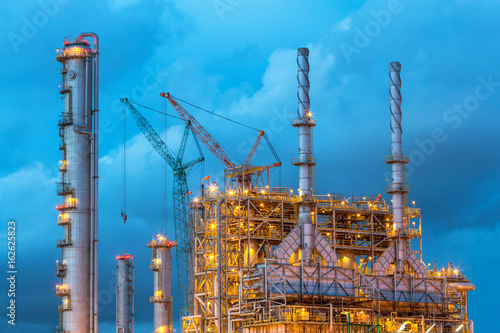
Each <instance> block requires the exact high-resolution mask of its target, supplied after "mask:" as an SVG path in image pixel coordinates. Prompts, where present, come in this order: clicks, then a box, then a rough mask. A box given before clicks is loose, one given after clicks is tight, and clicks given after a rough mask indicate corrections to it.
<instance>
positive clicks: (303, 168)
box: [292, 48, 316, 261]
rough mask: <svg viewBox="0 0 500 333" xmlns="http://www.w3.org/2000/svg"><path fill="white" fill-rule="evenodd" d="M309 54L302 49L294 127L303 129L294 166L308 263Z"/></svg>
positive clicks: (311, 229) (310, 161)
mask: <svg viewBox="0 0 500 333" xmlns="http://www.w3.org/2000/svg"><path fill="white" fill-rule="evenodd" d="M308 58H309V50H308V49H307V48H299V49H298V56H297V64H298V74H297V81H298V93H297V97H298V99H299V108H298V117H297V118H296V119H293V120H292V125H293V126H294V127H298V129H299V156H298V158H294V159H293V161H292V162H293V165H296V166H298V167H299V196H300V197H301V203H300V206H299V224H300V227H301V235H302V239H301V242H302V244H301V245H302V250H303V252H302V256H303V259H304V260H306V261H310V260H312V254H313V249H314V248H315V244H314V226H313V224H312V219H311V195H312V179H311V176H312V174H313V173H314V171H313V168H314V165H316V159H315V158H314V157H313V154H312V153H313V152H312V128H313V127H314V126H315V125H316V122H315V120H314V119H313V118H312V114H311V112H310V110H309V106H310V102H309V59H308Z"/></svg>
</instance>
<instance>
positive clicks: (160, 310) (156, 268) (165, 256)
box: [147, 235, 177, 333]
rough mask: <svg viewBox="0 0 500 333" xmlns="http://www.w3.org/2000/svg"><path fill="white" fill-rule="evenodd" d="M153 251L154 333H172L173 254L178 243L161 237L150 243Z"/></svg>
mask: <svg viewBox="0 0 500 333" xmlns="http://www.w3.org/2000/svg"><path fill="white" fill-rule="evenodd" d="M147 246H148V247H150V248H151V250H152V259H151V265H150V269H151V270H152V271H153V273H154V295H153V296H151V297H150V302H151V303H153V304H154V328H155V330H154V333H165V332H171V331H172V328H173V326H172V307H173V305H172V304H173V302H172V288H171V279H172V273H171V269H172V254H171V249H172V248H173V247H175V246H177V242H176V241H171V240H167V239H166V238H165V237H163V236H161V235H157V236H155V237H153V240H152V241H151V242H148V245H147Z"/></svg>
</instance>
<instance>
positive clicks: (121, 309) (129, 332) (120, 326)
mask: <svg viewBox="0 0 500 333" xmlns="http://www.w3.org/2000/svg"><path fill="white" fill-rule="evenodd" d="M116 260H117V262H116V333H134V257H133V256H131V255H130V254H124V255H121V256H117V257H116Z"/></svg>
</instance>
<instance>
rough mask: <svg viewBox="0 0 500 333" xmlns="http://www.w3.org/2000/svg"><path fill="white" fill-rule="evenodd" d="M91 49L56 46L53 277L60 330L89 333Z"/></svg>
mask: <svg viewBox="0 0 500 333" xmlns="http://www.w3.org/2000/svg"><path fill="white" fill-rule="evenodd" d="M94 56H95V53H94V51H93V50H92V48H91V47H90V43H89V42H88V41H87V40H85V39H81V38H79V39H74V40H65V41H64V48H63V49H62V50H58V53H57V60H58V61H59V62H61V86H60V93H61V95H62V97H63V99H64V111H63V113H62V115H61V116H60V119H59V137H60V144H59V148H60V150H61V151H62V159H61V161H60V177H61V181H60V183H58V189H57V194H58V195H60V196H61V197H62V200H61V203H60V204H59V205H58V206H57V209H58V210H59V211H60V214H59V225H61V226H62V227H63V232H62V234H63V238H62V239H60V240H58V242H57V246H58V247H60V248H61V260H60V261H59V262H58V267H57V276H59V277H61V278H62V280H63V282H62V284H60V285H58V287H57V295H58V296H60V297H62V298H63V301H62V305H60V306H59V311H60V322H59V329H60V330H62V331H67V332H72V333H88V332H90V331H91V326H92V320H93V314H92V311H91V304H92V300H93V297H92V295H91V255H92V254H91V246H92V244H91V240H92V235H91V228H92V221H93V220H92V212H93V210H94V208H95V207H94V205H93V204H92V198H93V195H92V188H93V187H92V177H93V173H92V149H91V139H92V123H93V121H92V96H93V94H92V90H93V72H94V70H93V66H92V61H93V59H94Z"/></svg>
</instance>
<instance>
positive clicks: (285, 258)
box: [182, 49, 474, 333]
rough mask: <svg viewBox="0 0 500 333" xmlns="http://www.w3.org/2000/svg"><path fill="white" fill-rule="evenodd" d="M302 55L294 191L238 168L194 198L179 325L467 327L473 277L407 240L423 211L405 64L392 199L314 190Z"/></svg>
mask: <svg viewBox="0 0 500 333" xmlns="http://www.w3.org/2000/svg"><path fill="white" fill-rule="evenodd" d="M298 56H299V57H298V64H299V75H298V80H299V94H298V96H299V112H298V113H299V117H298V118H297V119H294V120H293V121H292V125H293V126H294V127H298V129H299V156H298V157H297V158H294V159H293V164H295V165H298V166H299V193H297V194H294V193H293V190H291V189H289V188H284V187H271V186H269V185H262V184H260V183H258V181H259V179H258V178H255V177H254V178H251V179H246V178H243V177H242V179H240V181H236V182H233V181H231V182H228V183H226V184H225V185H224V188H223V189H222V190H219V189H217V188H216V187H215V186H212V187H209V188H208V189H207V190H205V191H203V193H202V196H201V197H200V198H196V199H195V200H194V202H192V204H191V222H192V224H193V228H194V233H195V236H194V238H195V241H194V251H195V252H194V254H193V255H194V257H195V259H194V263H195V267H194V271H195V284H194V315H192V316H188V317H184V318H183V328H182V329H183V332H185V333H195V332H196V333H198V332H220V333H223V332H239V333H278V332H332V333H337V332H338V333H340V332H352V333H356V332H363V333H368V332H427V333H428V332H440V333H444V332H450V333H451V332H472V331H473V327H472V322H471V321H470V320H469V318H468V313H467V292H468V291H471V290H473V289H474V285H473V284H471V283H470V282H469V281H468V280H467V279H466V278H465V276H464V275H463V273H461V272H459V271H458V270H456V269H454V268H453V267H452V266H451V265H450V266H448V267H447V268H446V269H442V270H438V269H437V268H436V267H433V268H431V267H429V266H426V265H425V264H424V262H423V261H422V250H421V247H420V249H419V250H414V249H412V248H411V244H410V243H411V240H412V239H419V240H420V241H421V219H420V209H418V208H411V207H408V204H407V203H406V202H407V193H408V186H407V185H406V183H405V176H404V170H405V169H404V164H405V163H406V162H407V161H408V160H407V157H406V156H404V155H403V154H402V142H401V133H402V130H401V108H400V107H401V95H400V83H401V82H400V76H399V73H400V65H399V63H392V64H391V73H390V78H391V133H392V139H393V140H392V144H393V146H392V152H391V155H390V156H388V157H387V158H386V162H387V163H389V164H391V165H392V170H393V177H392V183H391V185H389V186H388V187H387V189H386V190H387V192H388V193H390V194H392V195H393V201H394V204H393V205H392V206H391V205H390V204H388V203H386V202H385V200H384V199H383V198H382V196H381V195H379V196H377V197H352V198H345V197H343V196H341V195H330V194H328V195H314V194H313V192H312V187H313V185H312V183H313V182H312V180H313V171H312V168H313V166H314V164H315V159H314V157H313V155H312V146H311V142H312V132H311V128H312V127H313V126H314V125H315V120H314V119H313V117H312V114H311V113H310V111H309V96H308V92H309V80H308V70H309V64H308V50H307V49H299V54H298ZM226 174H228V170H226ZM226 178H227V177H226Z"/></svg>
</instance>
